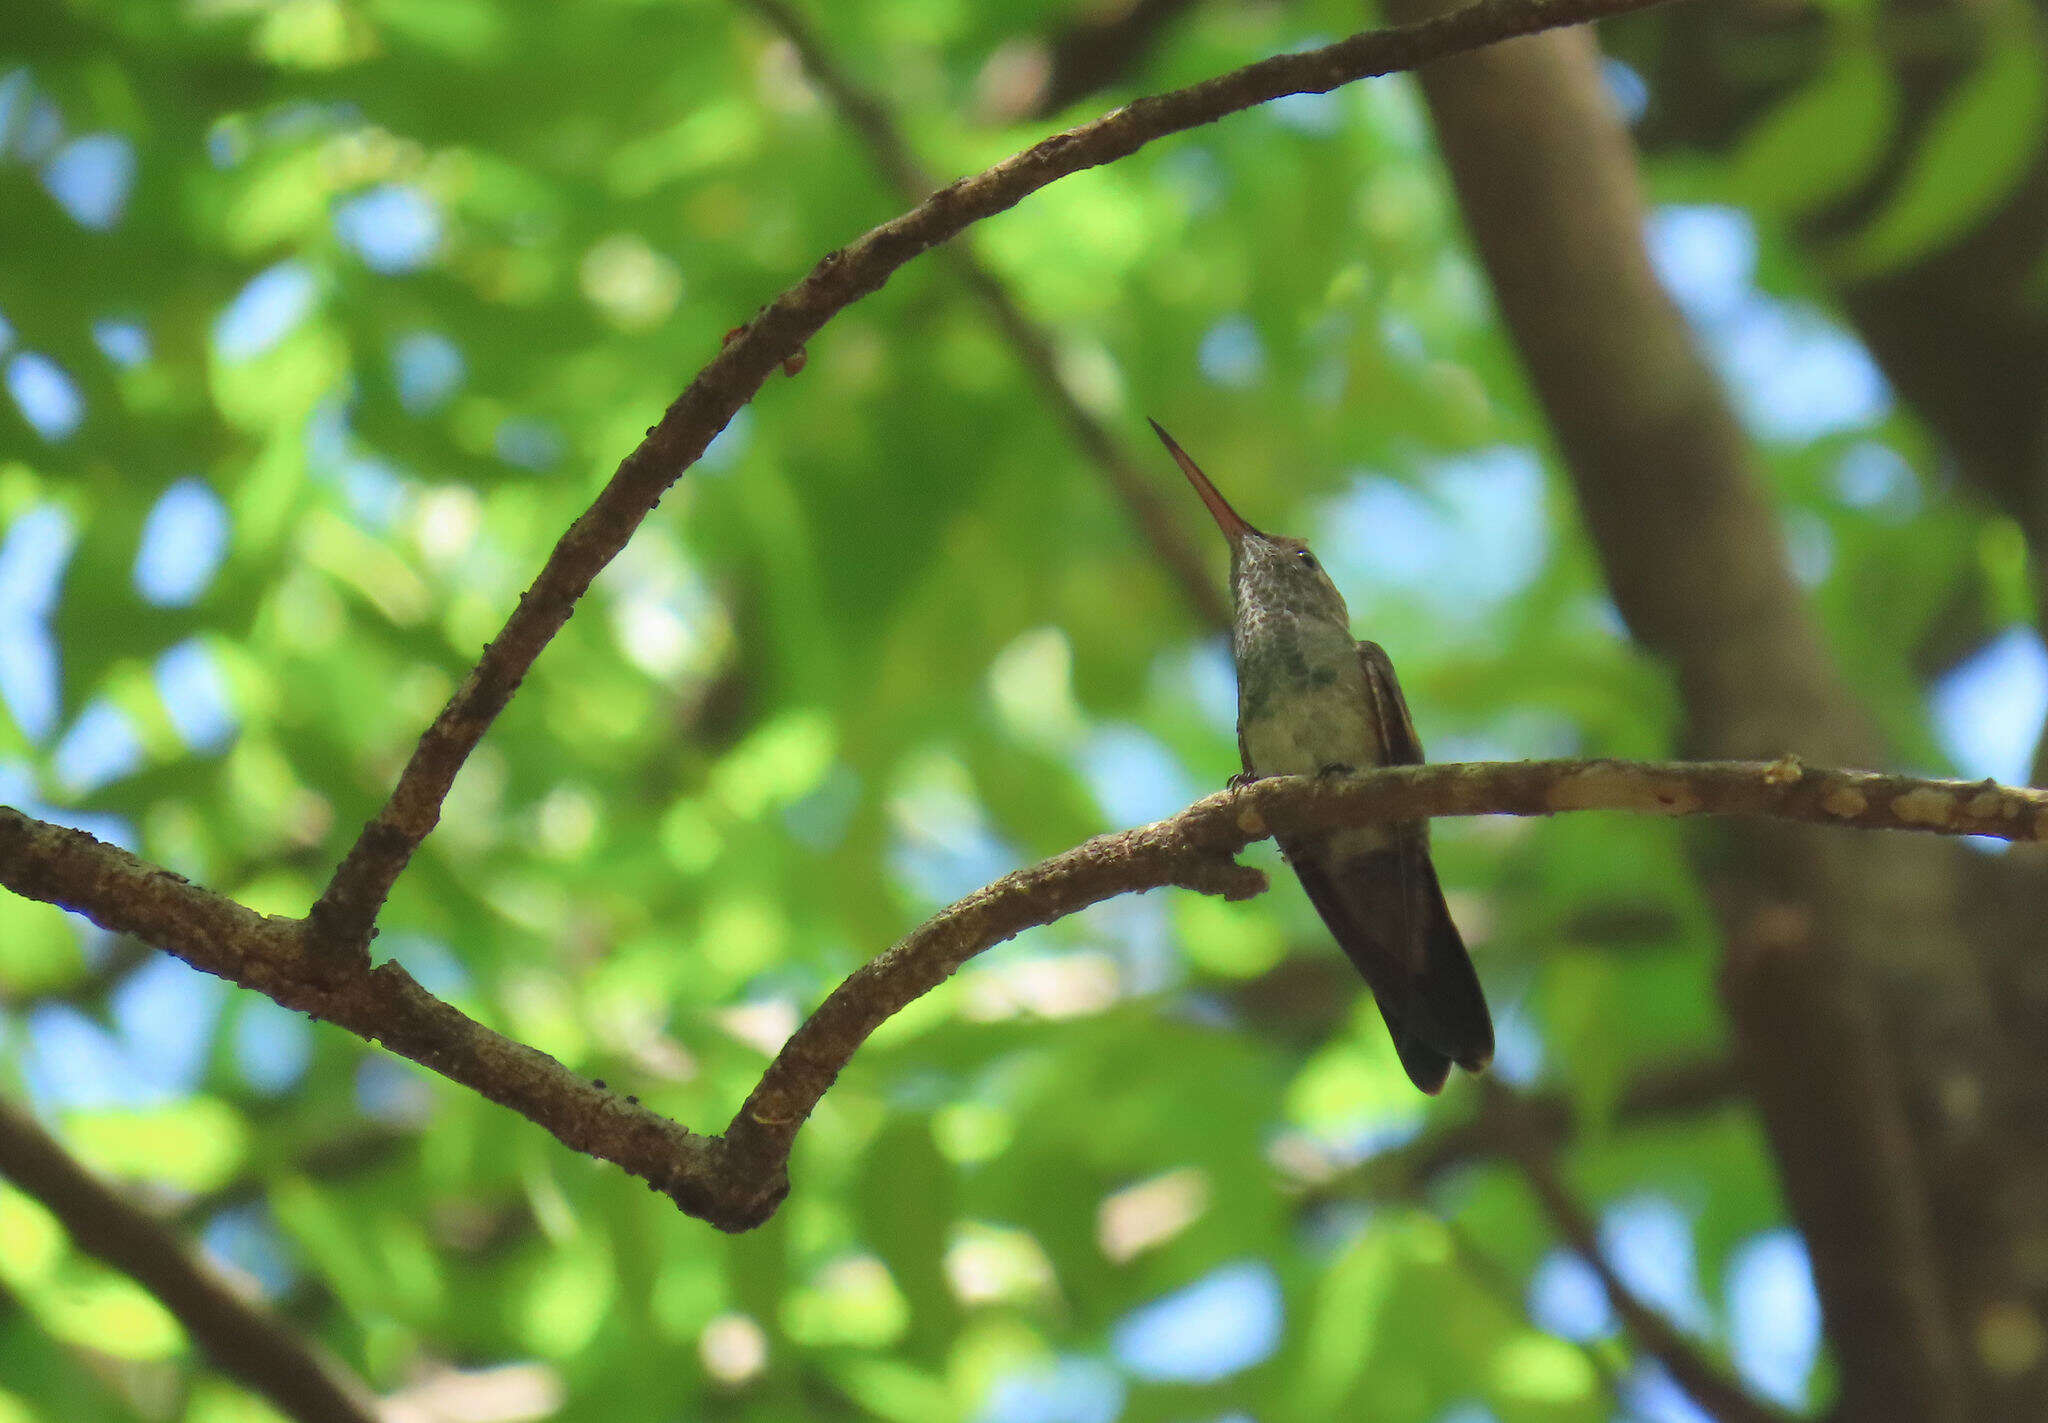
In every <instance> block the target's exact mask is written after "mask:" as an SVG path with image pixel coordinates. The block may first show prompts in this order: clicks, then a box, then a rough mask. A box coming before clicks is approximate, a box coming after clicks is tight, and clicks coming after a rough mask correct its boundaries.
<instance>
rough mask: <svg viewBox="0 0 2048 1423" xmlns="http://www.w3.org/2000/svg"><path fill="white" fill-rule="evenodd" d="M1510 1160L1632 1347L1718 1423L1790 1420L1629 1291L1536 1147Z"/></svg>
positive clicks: (1493, 1090)
mask: <svg viewBox="0 0 2048 1423" xmlns="http://www.w3.org/2000/svg"><path fill="white" fill-rule="evenodd" d="M1487 1092H1488V1095H1489V1096H1493V1097H1502V1098H1506V1097H1509V1096H1510V1095H1511V1094H1510V1093H1509V1092H1508V1091H1507V1089H1506V1088H1503V1087H1500V1086H1497V1085H1494V1084H1488V1088H1487ZM1512 1154H1513V1157H1514V1161H1515V1164H1516V1165H1517V1166H1518V1167H1520V1168H1521V1172H1522V1177H1523V1179H1524V1180H1525V1181H1527V1182H1528V1183H1529V1190H1530V1193H1531V1194H1532V1195H1534V1196H1535V1197H1536V1203H1537V1204H1538V1205H1539V1206H1541V1207H1542V1209H1543V1214H1544V1215H1545V1216H1547V1217H1548V1218H1549V1220H1550V1223H1551V1226H1552V1227H1553V1228H1554V1229H1555V1230H1556V1231H1557V1233H1558V1235H1559V1236H1560V1237H1562V1238H1563V1240H1564V1242H1565V1244H1566V1245H1568V1246H1570V1247H1571V1250H1572V1253H1573V1254H1575V1255H1577V1256H1578V1257H1579V1258H1580V1259H1582V1260H1584V1261H1585V1262H1586V1266H1587V1268H1588V1269H1590V1270H1592V1272H1593V1274H1594V1275H1595V1276H1596V1277H1597V1278H1598V1279H1599V1281H1600V1288H1601V1289H1602V1290H1604V1291H1605V1292H1606V1295H1607V1300H1608V1303H1609V1304H1611V1305H1613V1306H1614V1312H1615V1314H1616V1315H1618V1316H1619V1317H1620V1319H1621V1322H1622V1324H1623V1325H1624V1326H1625V1327H1626V1328H1627V1329H1628V1332H1629V1333H1630V1334H1631V1335H1632V1336H1634V1338H1635V1341H1636V1347H1638V1348H1639V1349H1641V1350H1642V1351H1643V1352H1644V1353H1645V1354H1648V1355H1649V1356H1650V1357H1651V1358H1653V1359H1655V1360H1656V1361H1657V1362H1658V1363H1660V1364H1662V1365H1663V1366H1664V1370H1665V1372H1666V1373H1668V1374H1670V1375H1671V1378H1672V1381H1673V1382H1675V1383H1676V1384H1677V1385H1678V1386H1679V1387H1680V1388H1682V1389H1684V1390H1685V1392H1686V1394H1687V1396H1688V1397H1690V1398H1691V1399H1692V1401H1693V1402H1694V1403H1696V1404H1698V1405H1699V1407H1700V1408H1701V1409H1702V1410H1703V1411H1705V1412H1706V1413H1707V1415H1708V1416H1709V1417H1712V1418H1714V1419H1717V1420H1718V1423H1788V1421H1789V1419H1790V1417H1791V1415H1790V1414H1788V1413H1785V1412H1783V1411H1781V1410H1779V1409H1777V1408H1775V1407H1773V1406H1771V1405H1770V1404H1768V1403H1765V1402H1764V1401H1763V1400H1762V1399H1759V1398H1757V1397H1755V1396H1753V1395H1752V1394H1750V1393H1749V1392H1748V1391H1747V1390H1745V1389H1744V1388H1743V1387H1742V1385H1740V1384H1739V1383H1737V1382H1736V1381H1735V1380H1734V1379H1732V1378H1730V1377H1728V1375H1727V1373H1726V1372H1725V1371H1724V1370H1722V1368H1721V1367H1720V1366H1719V1365H1718V1364H1716V1363H1715V1362H1714V1361H1713V1360H1712V1359H1710V1358H1708V1357H1707V1356H1706V1355H1705V1354H1704V1353H1702V1352H1701V1351H1700V1349H1699V1347H1698V1346H1697V1345H1695V1344H1694V1343H1693V1341H1692V1340H1690V1339H1688V1338H1686V1337H1685V1335H1684V1334H1682V1333H1680V1332H1679V1329H1678V1327H1677V1326H1676V1325H1674V1324H1673V1323H1672V1322H1671V1321H1670V1320H1668V1319H1666V1318H1665V1317H1664V1316H1663V1315H1662V1314H1661V1313H1659V1312H1658V1311H1657V1310H1656V1309H1654V1308H1652V1307H1651V1306H1650V1305H1649V1304H1648V1303H1647V1302H1645V1301H1644V1300H1643V1299H1642V1297H1641V1296H1639V1295H1637V1294H1636V1292H1635V1291H1634V1290H1631V1289H1630V1288H1629V1287H1628V1285H1627V1283H1626V1282H1624V1281H1623V1280H1622V1278H1621V1276H1620V1275H1619V1274H1618V1273H1617V1272H1616V1271H1615V1268H1614V1266H1613V1265H1612V1264H1610V1263H1609V1262H1608V1259H1607V1252H1606V1251H1604V1250H1602V1249H1601V1248H1600V1235H1599V1231H1598V1230H1597V1229H1596V1228H1595V1227H1594V1224H1593V1218H1592V1216H1591V1215H1589V1214H1588V1213H1587V1211H1586V1209H1585V1207H1584V1206H1582V1205H1580V1204H1579V1202H1578V1201H1577V1200H1576V1199H1575V1198H1574V1197H1573V1196H1572V1194H1571V1192H1570V1191H1568V1190H1567V1189H1565V1185H1564V1182H1563V1181H1561V1180H1559V1179H1558V1175H1557V1171H1556V1169H1555V1167H1554V1166H1553V1165H1552V1164H1551V1161H1550V1158H1549V1156H1548V1155H1547V1154H1546V1153H1545V1152H1544V1151H1543V1150H1542V1149H1541V1148H1540V1147H1537V1146H1536V1145H1534V1144H1533V1143H1528V1142H1524V1143H1521V1144H1520V1145H1519V1146H1518V1147H1517V1148H1516V1149H1515V1150H1514V1151H1513V1153H1512Z"/></svg>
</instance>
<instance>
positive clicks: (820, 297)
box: [312, 0, 1661, 959]
mask: <svg viewBox="0 0 2048 1423" xmlns="http://www.w3.org/2000/svg"><path fill="white" fill-rule="evenodd" d="M1657 3H1661V0H1479V3H1477V4H1474V5H1470V6H1467V7H1466V8H1464V9H1461V10H1459V11H1457V12H1456V13H1454V14H1449V15H1445V16H1442V17H1440V18H1436V19H1431V20H1427V21H1424V22H1422V23H1419V24H1414V25H1407V26H1402V27H1399V28H1395V29H1388V30H1371V31H1366V32H1363V33H1360V34H1355V35H1352V36H1351V37H1350V38H1348V39H1344V40H1339V41H1337V42H1336V43H1335V44H1330V45H1325V46H1323V47H1322V48H1320V49H1312V50H1303V51H1300V52H1297V53H1292V54H1283V55H1276V56H1274V57H1272V58H1270V59H1263V60H1260V61H1258V62H1257V63H1255V64H1248V65H1246V66H1244V67H1243V68H1242V69H1236V70H1232V71H1231V72H1230V73H1228V74H1223V75H1219V76H1217V77H1216V78H1213V79H1206V80H1203V81H1202V82H1201V83H1199V84H1193V85H1190V86H1188V87H1187V88H1185V89H1176V90H1174V91H1172V92H1171V93H1167V94H1159V95H1155V96H1151V97H1148V98H1143V99H1138V100H1136V101H1134V102H1132V103H1130V104H1127V105H1125V106H1124V107H1122V108H1120V109H1117V110H1115V111H1113V112H1111V113H1109V114H1106V115H1104V116H1103V117H1102V118H1099V119H1097V120H1095V121H1094V122H1092V123H1087V124H1083V125H1081V126H1080V127H1079V128H1073V129H1068V130H1067V131H1066V132H1064V133H1057V134H1054V135H1052V136H1051V137H1049V138H1046V139H1042V140H1040V141H1039V142H1038V143H1036V144H1033V145H1032V146H1031V147H1030V148H1027V149H1025V150H1024V151H1023V152H1022V153H1019V154H1016V155H1014V156H1013V157H1010V158H1006V159H1004V160H1003V161H1002V162H1001V163H998V164H996V165H995V166H994V167H993V168H989V169H987V170H985V171H984V172H981V173H977V174H975V175H973V176H972V177H967V178H961V179H958V180H956V181H954V182H952V183H949V184H947V185H946V186H945V187H943V188H941V189H939V190H938V191H937V192H935V193H933V194H932V195H931V196H930V197H928V198H926V199H925V200H924V201H923V202H921V203H919V204H918V205H917V206H916V207H914V208H912V209H911V210H910V211H909V212H906V213H904V214H903V215H902V216H901V217H897V218H894V219H892V220H891V221H889V222H885V223H883V224H882V225H881V226H880V227H877V228H875V229H873V230H872V231H870V232H868V233H866V234H865V235H864V236H862V237H860V238H858V239H856V240H855V241H854V242H852V243H850V244H849V245H848V246H846V247H844V248H842V249H840V250H839V251H836V252H829V253H827V254H826V255H825V256H824V257H823V258H822V259H821V260H820V261H819V262H818V264H817V266H815V267H813V268H812V269H811V271H810V273H809V275H807V276H806V277H805V278H804V279H803V280H802V281H800V282H798V283H797V284H796V285H795V286H793V287H791V288H790V289H789V290H788V291H786V292H784V293H783V294H782V295H781V296H779V297H777V298H775V300H774V301H772V302H770V303H769V304H768V305H767V306H765V307H764V308H762V310H761V312H760V314H759V315H758V316H756V317H755V318H754V320H753V321H751V322H750V323H748V325H747V326H746V327H745V328H744V329H742V331H741V332H740V334H739V335H738V336H736V337H735V338H734V339H733V340H732V341H730V342H728V343H727V344H726V345H725V346H724V347H723V348H722V349H721V350H720V351H719V353H718V354H717V355H716V356H715V357H714V358H713V359H712V361H711V363H710V364H709V365H707V366H705V367H704V369H703V370H701V371H700V372H698V374H697V376H696V378H695V379H694V380H692V381H691V382H690V384H689V386H688V388H687V389H685V390H684V391H683V393H682V394H681V395H680V396H678V397H677V398H676V400H675V402H674V403H673V404H671V405H670V406H669V408H668V410H667V411H666V412H664V413H663V415H662V417H661V419H660V421H659V422H658V423H657V424H655V425H654V426H653V427H652V428H650V429H649V430H648V432H647V438H646V439H645V440H643V441H642V442H641V443H640V444H639V445H638V446H637V447H636V448H635V449H634V450H633V451H632V453H630V454H628V455H627V456H626V458H625V459H624V460H623V461H622V462H621V463H620V465H619V468H618V470H617V472H616V473H614V474H613V475H612V478H611V480H610V482H608V483H607V484H606V485H605V488H604V490H603V492H602V493H600V494H599V495H598V497H597V500H596V502H594V503H593V504H592V505H591V506H590V507H589V508H588V509H587V510H585V511H584V512H583V514H582V515H581V516H580V517H579V518H578V519H577V520H576V522H575V523H574V524H572V525H571V526H570V528H569V530H568V532H567V533H565V534H563V535H562V538H561V540H560V541H559V542H558V543H557V544H556V545H555V548H554V551H553V552H552V553H551V554H549V555H548V559H547V562H546V564H545V565H544V566H543V567H542V569H541V571H540V574H539V576H538V577H536V578H535V579H534V581H533V583H532V585H531V586H530V587H528V589H527V590H526V592H525V593H524V594H523V595H521V597H520V600H519V606H518V608H517V609H516V610H515V611H514V612H513V614H512V616H511V617H510V618H509V619H508V620H507V622H506V624H505V626H504V628H503V629H502V630H501V631H500V632H499V633H498V635H497V637H495V638H494V639H492V641H491V643H490V645H489V646H488V647H487V648H485V649H484V654H483V657H482V660H480V661H479V662H478V663H477V665H476V666H475V668H473V669H472V670H471V671H470V673H469V675H468V676H467V677H466V678H464V680H463V682H462V685H461V686H460V687H458V688H457V689H456V692H455V695H454V696H453V697H451V698H450V699H449V702H448V705H447V706H446V707H444V708H443V709H442V710H441V713H440V714H439V715H438V716H437V717H435V719H434V723H433V725H432V726H430V727H428V728H427V731H426V733H425V734H424V735H423V736H421V738H420V743H419V745H418V747H417V748H416V749H415V750H414V751H413V754H412V757H411V759H410V760H408V761H407V763H406V766H405V769H404V771H403V772H401V773H400V775H399V779H398V784H397V785H396V786H395V787H394V788H393V790H392V792H391V794H390V797H389V798H388V799H387V800H386V801H385V804H384V807H383V809H382V810H380V811H379V812H378V813H377V816H376V818H375V819H373V820H372V821H370V823H369V824H368V825H366V826H365V827H364V828H363V831H362V833H361V834H360V835H359V836H358V837H357V839H356V842H355V844H354V845H353V846H351V847H350V849H349V851H348V853H347V855H346V856H345V857H344V858H343V860H342V862H341V865H340V866H339V867H338V868H337V869H336V871H335V873H334V877H333V879H332V880H331V881H329V883H328V885H327V888H326V890H325V892H324V893H322V895H321V896H320V900H319V903H318V904H317V905H316V906H315V907H314V912H313V916H312V918H313V923H314V925H315V928H316V930H317V934H316V940H317V942H318V944H319V945H320V946H321V947H322V948H323V949H324V950H325V951H328V952H331V953H334V954H335V955H336V956H337V957H354V958H357V959H363V958H366V957H367V952H368V950H367V944H368V940H369V935H370V931H371V928H372V927H373V925H374V924H375V922H376V918H377V914H378V911H379V910H380V909H381V908H382V907H383V904H384V901H385V899H386V897H387V896H388V895H389V894H390V892H391V887H392V885H393V884H394V883H395V882H396V881H397V879H398V876H399V875H400V874H401V873H403V872H404V869H405V866H406V863H407V862H408V861H409V860H410V859H411V858H412V855H413V852H414V851H415V850H417V849H418V848H419V846H420V842H421V841H423V840H425V839H426V837H427V835H428V834H429V833H431V832H432V830H433V828H434V826H435V825H436V824H437V823H438V822H439V820H440V817H441V802H442V801H443V800H444V799H445V798H446V797H447V794H448V790H449V788H450V787H451V786H452V785H453V784H454V781H455V775H456V772H458V771H459V770H461V768H462V765H463V762H464V761H466V760H467V759H468V757H469V754H470V752H471V751H473V750H474V749H475V748H476V745H477V743H478V742H479V741H481V740H482V739H483V736H484V733H485V732H486V731H487V730H489V728H490V725H491V722H492V721H493V720H495V719H496V717H497V715H498V713H499V712H501V711H503V710H504V709H505V706H506V704H507V703H508V702H510V701H511V699H512V695H513V693H514V692H516V691H518V689H519V684H520V682H521V681H522V680H524V678H525V676H526V673H527V670H528V669H529V668H531V667H532V666H533V663H534V660H535V659H536V658H537V657H539V656H540V654H541V651H542V650H543V649H544V648H545V647H546V646H547V644H548V642H549V641H550V640H551V639H552V638H553V637H554V635H555V634H556V633H557V632H559V631H560V630H561V628H562V625H563V624H564V623H566V622H567V621H568V620H569V616H570V614H571V613H572V612H573V611H574V610H575V607H576V603H577V600H578V599H580V598H581V597H582V596H583V593H584V591H585V590H586V589H588V588H589V586H590V583H591V580H592V579H594V578H596V576H597V575H598V573H599V572H600V571H601V570H602V569H603V568H604V566H605V565H606V564H607V563H609V562H611V560H612V559H613V558H614V557H615V556H616V555H617V554H618V552H619V550H620V549H622V548H624V547H625V545H626V541H627V540H628V539H630V538H631V537H632V536H633V532H634V530H636V529H637V528H639V526H640V523H641V521H642V520H644V519H645V518H646V517H647V515H648V513H649V512H651V511H652V510H653V508H654V506H655V505H656V504H657V503H658V502H660V499H661V496H662V494H663V493H664V492H665V491H666V490H667V489H668V487H669V485H671V484H672V483H674V482H675V481H676V480H677V479H678V478H679V477H681V475H682V473H683V471H684V470H686V469H688V468H689V467H690V466H691V465H692V464H694V463H696V461H697V459H698V458H699V457H700V456H701V455H702V454H703V453H704V448H705V446H707V445H708V444H710V442H711V440H712V438H713V437H714V436H716V435H717V434H718V432H719V431H720V430H722V429H724V428H725V426H726V423H727V422H728V421H730V420H731V419H732V417H733V415H734V414H736V413H737V412H738V411H739V409H740V407H741V406H743V405H745V404H746V403H747V402H748V401H749V400H751V399H752V398H753V396H754V392H756V391H757V390H759V389H760V388H761V383H762V382H763V381H764V380H766V379H767V378H768V376H769V375H770V374H771V373H772V372H773V371H775V370H776V369H777V368H778V367H780V366H781V365H782V363H783V362H784V361H785V360H787V359H788V358H789V357H790V356H793V355H795V354H796V352H797V351H798V350H800V349H802V348H803V346H804V343H805V342H806V341H808V340H809V339H810V338H811V337H812V336H814V335H816V334H817V332H818V330H819V328H821V327H822V326H824V324H825V323H826V322H827V321H829V320H830V319H831V318H832V317H833V316H834V315H836V314H837V313H838V312H840V311H841V310H843V309H845V308H846V307H848V306H850V305H852V304H853V303H854V302H856V301H858V300H859V299H860V298H862V297H864V296H867V295H869V294H870V293H872V292H875V291H878V290H880V289H881V287H882V285H883V284H884V283H885V282H887V281H888V279H889V277H890V276H891V274H893V273H894V272H895V271H896V269H897V268H898V267H901V266H902V265H903V264H904V263H906V262H908V261H910V260H912V259H913V258H915V257H918V256H920V255H922V254H923V253H925V252H927V251H929V250H930V249H931V248H933V247H935V246H937V245H938V244H940V243H942V242H945V241H947V240H948V239H950V238H952V237H954V236H957V235H958V234H959V233H960V232H961V231H963V230H964V229H965V228H967V227H968V226H969V225H971V224H973V223H975V222H979V221H980V220H981V219H983V218H986V217H992V216H994V215H995V214H997V213H999V212H1003V211H1005V210H1006V209H1008V208H1011V207H1014V206H1015V205H1016V204H1017V203H1019V202H1021V201H1022V200H1023V199H1024V198H1026V197H1028V196H1030V195H1031V194H1032V193H1035V192H1037V191H1038V190H1039V189H1040V188H1043V187H1045V186H1046V185H1047V184H1049V183H1052V182H1055V181H1057V180H1058V179H1061V178H1064V177H1067V176H1069V175H1070V174H1073V173H1078V172H1081V171H1082V170H1084V169H1088V168H1095V167H1099V166H1101V165H1102V164H1105V163H1111V162H1114V161H1116V160H1117V159H1119V158H1125V157H1128V156H1129V155H1130V154H1133V153H1135V152H1137V151H1138V150H1139V149H1140V148H1143V147H1144V146H1145V145H1146V144H1148V143H1151V142H1152V141H1154V140H1155V139H1159V138H1163V137H1165V136H1166V135H1168V134H1173V133H1182V132H1185V131H1186V130H1188V129H1192V128H1198V127H1200V126H1201V125H1203V124H1208V123H1214V122H1215V121H1216V120H1217V119H1220V118H1223V117H1224V116H1225V115H1228V114H1233V113H1236V112H1238V111H1240V110H1243V109H1248V108H1251V107H1252V106H1253V105H1256V104H1263V103H1266V102H1268V101H1270V100H1273V99H1277V98H1282V97H1284V96H1286V95H1289V94H1311V93H1326V92H1328V91H1329V90H1331V89H1336V88H1339V87H1341V86H1343V85H1345V84H1349V83H1352V82H1354V81H1356V80H1359V79H1364V78H1368V77H1371V76H1374V75H1380V74H1392V73H1395V72H1398V71H1402V70H1410V69H1415V68H1418V67H1420V66H1422V65H1425V64H1430V63H1433V62H1435V61H1437V60H1440V59H1442V58H1444V57H1445V56H1447V55H1452V54H1458V53H1461V52H1463V51H1466V50H1470V49H1473V48H1476V47H1478V46H1481V45H1487V44H1493V43H1496V42H1498V41H1500V40H1503V39H1507V38H1511V37H1513V36H1516V35H1525V34H1531V33H1534V32H1536V31H1539V30H1545V29H1551V28H1554V27H1556V26H1559V25H1572V24H1580V23H1584V22H1586V21H1590V20H1597V19H1600V18H1602V17H1604V16H1608V15H1618V14H1624V13H1626V12H1629V11H1632V10H1643V9H1648V8H1649V7H1650V6H1651V5H1653V4H1657Z"/></svg>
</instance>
